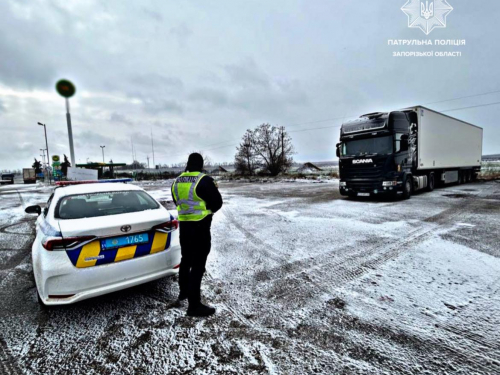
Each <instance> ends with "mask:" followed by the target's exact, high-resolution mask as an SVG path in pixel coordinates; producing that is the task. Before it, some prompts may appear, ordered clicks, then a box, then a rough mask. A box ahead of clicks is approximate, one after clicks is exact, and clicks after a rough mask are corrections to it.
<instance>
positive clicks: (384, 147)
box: [342, 135, 393, 156]
mask: <svg viewBox="0 0 500 375" xmlns="http://www.w3.org/2000/svg"><path fill="white" fill-rule="evenodd" d="M392 150H393V142H392V136H390V135H388V136H385V137H376V138H365V139H358V140H353V141H347V142H343V143H342V156H349V155H350V156H356V155H364V154H391V153H392Z"/></svg>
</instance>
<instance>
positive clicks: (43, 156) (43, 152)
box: [40, 148, 47, 169]
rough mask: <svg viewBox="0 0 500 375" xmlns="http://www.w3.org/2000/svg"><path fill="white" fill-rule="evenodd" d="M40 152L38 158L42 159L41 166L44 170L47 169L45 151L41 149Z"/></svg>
mask: <svg viewBox="0 0 500 375" xmlns="http://www.w3.org/2000/svg"><path fill="white" fill-rule="evenodd" d="M40 151H41V152H42V153H41V154H40V156H41V157H42V161H43V166H44V168H45V169H47V166H46V165H45V149H44V148H41V149H40Z"/></svg>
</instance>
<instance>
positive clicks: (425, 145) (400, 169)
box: [337, 106, 483, 198]
mask: <svg viewBox="0 0 500 375" xmlns="http://www.w3.org/2000/svg"><path fill="white" fill-rule="evenodd" d="M482 146H483V129H482V128H480V127H478V126H475V125H472V124H469V123H467V122H465V121H461V120H459V119H456V118H453V117H450V116H448V115H445V114H442V113H439V112H436V111H433V110H432V109H429V108H426V107H422V106H415V107H410V108H405V109H402V110H398V111H392V112H376V113H369V114H366V115H363V116H361V117H360V118H359V119H356V120H353V121H349V122H347V123H344V124H343V125H342V128H341V133H340V143H338V144H337V156H338V157H339V172H340V193H341V194H342V195H347V196H352V197H355V196H373V195H378V194H394V195H401V196H403V197H404V198H409V197H410V196H411V194H412V193H413V192H415V191H417V190H421V189H427V190H429V191H431V190H433V189H434V187H435V186H436V185H438V184H443V185H444V184H450V183H465V182H468V181H471V180H474V179H475V178H476V177H477V174H478V173H479V172H480V170H481V158H482Z"/></svg>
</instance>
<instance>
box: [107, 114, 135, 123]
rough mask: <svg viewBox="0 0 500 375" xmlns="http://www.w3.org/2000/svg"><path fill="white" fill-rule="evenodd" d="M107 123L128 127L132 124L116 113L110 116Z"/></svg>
mask: <svg viewBox="0 0 500 375" xmlns="http://www.w3.org/2000/svg"><path fill="white" fill-rule="evenodd" d="M109 121H111V122H114V123H117V124H125V125H129V126H132V125H133V124H134V123H133V122H132V121H131V120H129V119H128V118H127V117H126V116H124V115H122V114H121V113H116V112H113V113H112V114H111V116H110V118H109Z"/></svg>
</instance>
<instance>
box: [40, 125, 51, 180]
mask: <svg viewBox="0 0 500 375" xmlns="http://www.w3.org/2000/svg"><path fill="white" fill-rule="evenodd" d="M38 125H40V126H43V131H44V133H45V149H46V150H47V165H48V164H50V155H49V142H47V126H45V124H42V123H41V122H39V123H38ZM48 170H49V168H48V167H47V168H46V169H45V173H46V174H47V172H48ZM50 181H51V178H50V175H49V182H50Z"/></svg>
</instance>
